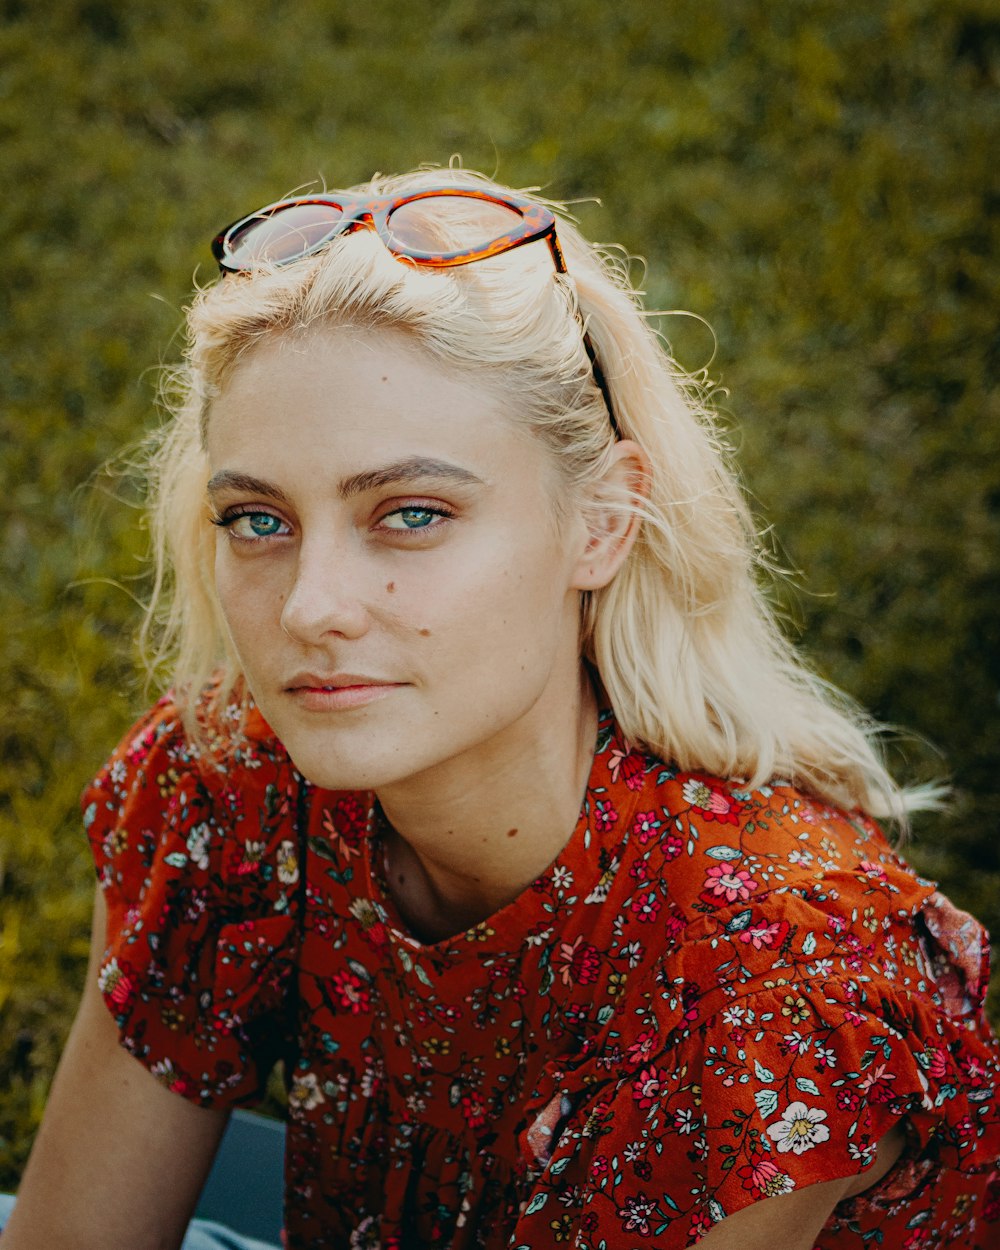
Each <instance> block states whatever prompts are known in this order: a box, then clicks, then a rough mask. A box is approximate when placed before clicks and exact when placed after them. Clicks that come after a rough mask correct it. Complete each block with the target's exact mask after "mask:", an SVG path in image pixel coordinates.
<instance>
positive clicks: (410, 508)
mask: <svg viewBox="0 0 1000 1250" xmlns="http://www.w3.org/2000/svg"><path fill="white" fill-rule="evenodd" d="M403 512H425V513H427V514H429V515H430V516H432V517H438V518H440V519H442V520H448V519H450V518H451V517H453V516H454V515H455V514H454V513H453V512H452V511H450V509H448V508H445V507H443V506H442V505H441V504H434V505H429V504H425V503H421V502H418V501H416V500H414V501H412V502H409V503H405V504H401V505H399V506H398V507H395V508H391V509H390V510H389V511H388V512H385V513H383V514H382V516H380V517H379V519H378V525H379V526H383V523H384V522H385V521H386V520H388V518H389V517H393V516H399V515H400V514H401V513H403ZM243 517H266V518H268V519H269V520H274V521H277V522H279V524H281V525H287V522H286V521H283V520H282V519H281V517H279V516H276V515H275V514H274V513H273V512H268V511H266V510H265V509H263V508H249V507H239V508H230V509H228V510H227V511H226V512H223V513H222V514H221V515H216V516H213V517H212V518H211V521H212V524H213V525H217V526H218V527H219V528H220V529H224V530H226V531H227V532H228V534H229V537H230V540H231V541H232V542H234V543H240V544H243V545H245V546H252V545H256V544H257V543H262V542H267V541H268V539H271V538H285V537H286V535H285V534H282V533H274V534H257V535H255V536H254V537H253V538H250V537H248V536H247V535H245V534H237V533H234V532H233V526H234V525H235V524H236V522H237V521H239V520H241V519H242V518H243ZM437 528H438V524H437V523H436V522H434V521H431V522H430V523H429V524H428V525H420V526H416V527H414V528H413V529H410V528H407V527H405V526H404V527H402V528H400V529H396V528H395V527H391V526H384V527H383V531H382V532H383V533H390V534H392V535H393V537H395V536H397V535H408V534H414V535H419V534H425V533H427V532H428V531H430V530H435V529H437ZM404 541H405V540H404Z"/></svg>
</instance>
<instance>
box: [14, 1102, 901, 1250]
mask: <svg viewBox="0 0 1000 1250" xmlns="http://www.w3.org/2000/svg"><path fill="white" fill-rule="evenodd" d="M905 1143H906V1133H905V1131H904V1129H903V1128H902V1126H901V1125H897V1126H896V1127H895V1128H894V1129H891V1130H890V1131H889V1133H887V1134H886V1136H885V1137H883V1138H882V1140H881V1141H880V1142H879V1144H878V1149H877V1152H876V1155H875V1162H874V1163H873V1164H872V1166H871V1167H870V1168H869V1169H868V1170H867V1171H866V1172H863V1173H861V1174H860V1175H857V1176H846V1177H842V1178H841V1179H839V1180H835V1181H820V1182H819V1183H818V1184H816V1185H808V1186H806V1188H805V1189H800V1190H797V1191H796V1192H794V1193H790V1194H782V1195H781V1196H780V1197H777V1198H765V1199H764V1200H763V1201H761V1202H755V1203H753V1204H752V1205H751V1206H749V1207H744V1208H743V1210H742V1211H736V1212H735V1213H734V1214H733V1215H729V1216H727V1217H726V1218H725V1219H724V1220H723V1221H722V1222H721V1223H720V1224H716V1226H715V1227H714V1228H713V1229H712V1230H711V1231H710V1232H708V1233H706V1234H705V1236H704V1237H703V1238H702V1239H701V1241H699V1242H698V1250H813V1246H814V1245H815V1244H816V1238H817V1236H818V1235H819V1233H820V1230H821V1229H822V1227H823V1225H824V1224H825V1223H826V1222H827V1220H828V1219H829V1218H830V1215H831V1213H832V1211H833V1208H834V1207H835V1206H836V1205H837V1203H838V1202H841V1201H842V1200H843V1199H844V1198H850V1197H853V1195H855V1194H859V1193H862V1192H863V1191H864V1190H866V1189H870V1188H871V1186H872V1185H874V1184H876V1182H878V1181H879V1180H880V1179H881V1178H882V1177H883V1176H884V1175H885V1174H886V1172H888V1171H889V1169H890V1168H891V1167H892V1165H893V1164H894V1163H895V1162H896V1160H897V1159H898V1158H899V1156H900V1154H901V1153H902V1151H903V1147H904V1145H905ZM4 1250H6V1247H5V1248H4Z"/></svg>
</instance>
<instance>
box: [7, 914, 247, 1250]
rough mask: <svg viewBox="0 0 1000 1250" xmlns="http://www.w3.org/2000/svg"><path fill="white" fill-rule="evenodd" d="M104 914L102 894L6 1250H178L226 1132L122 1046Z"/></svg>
mask: <svg viewBox="0 0 1000 1250" xmlns="http://www.w3.org/2000/svg"><path fill="white" fill-rule="evenodd" d="M104 947H105V908H104V899H103V897H102V895H101V891H100V890H98V892H97V901H96V904H95V907H94V925H93V934H92V938H91V951H90V966H89V968H88V971H87V983H86V986H85V988H84V991H83V997H82V999H81V1001H80V1008H79V1011H78V1012H77V1016H76V1020H75V1022H74V1024H73V1028H72V1030H71V1032H70V1035H69V1040H68V1042H67V1044H66V1050H65V1052H64V1053H63V1057H62V1060H61V1062H60V1064H59V1069H58V1071H57V1073H56V1077H55V1081H54V1082H53V1085H52V1093H51V1096H50V1098H49V1103H48V1106H47V1108H46V1111H45V1119H44V1121H43V1123H42V1126H41V1128H40V1130H39V1132H38V1137H37V1138H36V1140H35V1144H34V1148H33V1150H32V1152H31V1158H30V1159H29V1160H28V1166H27V1168H26V1169H25V1173H24V1179H23V1181H22V1183H21V1188H20V1191H19V1194H18V1200H17V1206H16V1207H15V1209H14V1213H13V1215H12V1217H11V1219H10V1222H9V1223H8V1225H7V1228H6V1230H5V1231H4V1233H3V1239H2V1240H3V1250H38V1247H40V1246H45V1247H46V1250H175V1247H177V1246H179V1245H180V1243H181V1240H182V1238H183V1236H184V1230H185V1228H186V1227H187V1222H188V1219H189V1218H190V1216H191V1212H192V1210H193V1209H194V1206H195V1203H196V1202H197V1200H198V1194H199V1193H200V1191H201V1186H202V1183H203V1181H204V1179H205V1176H206V1175H207V1173H208V1170H209V1168H210V1166H211V1163H212V1159H213V1157H214V1154H215V1150H216V1147H217V1146H218V1143H219V1139H220V1138H221V1136H222V1133H223V1130H224V1129H225V1126H226V1119H227V1116H226V1113H225V1112H222V1111H205V1110H202V1109H200V1108H198V1107H196V1106H194V1105H193V1104H192V1103H189V1102H187V1101H185V1099H183V1098H181V1097H179V1096H178V1095H177V1094H174V1093H171V1092H170V1091H169V1090H168V1089H166V1088H165V1087H164V1086H163V1085H161V1084H160V1083H159V1082H158V1081H157V1080H156V1078H155V1077H153V1076H152V1075H150V1073H149V1072H148V1071H147V1070H146V1069H145V1068H143V1067H142V1065H141V1064H140V1063H138V1062H137V1061H136V1060H135V1059H133V1058H132V1056H131V1055H129V1054H128V1053H127V1052H126V1051H125V1050H123V1049H122V1047H121V1046H120V1045H119V1042H118V1035H117V1031H116V1029H115V1024H114V1021H113V1020H112V1018H111V1015H110V1013H109V1012H108V1009H107V1008H106V1006H105V1005H104V1003H103V1001H102V1000H101V995H100V991H99V990H98V987H97V970H98V967H99V964H100V961H101V958H102V955H103V952H104Z"/></svg>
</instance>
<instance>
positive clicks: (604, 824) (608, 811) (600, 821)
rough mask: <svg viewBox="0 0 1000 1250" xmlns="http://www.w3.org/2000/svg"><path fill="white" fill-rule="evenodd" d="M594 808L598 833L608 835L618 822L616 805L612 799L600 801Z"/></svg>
mask: <svg viewBox="0 0 1000 1250" xmlns="http://www.w3.org/2000/svg"><path fill="white" fill-rule="evenodd" d="M594 808H595V811H594V824H595V825H596V826H597V831H598V833H607V831H608V830H609V829H610V828H611V827H612V826H613V825H614V824H615V822H616V821H617V820H618V813H617V811H615V806H614V804H613V803H612V802H611V800H610V799H598V800H597V802H596V803H595V804H594Z"/></svg>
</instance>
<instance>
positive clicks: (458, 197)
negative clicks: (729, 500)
mask: <svg viewBox="0 0 1000 1250" xmlns="http://www.w3.org/2000/svg"><path fill="white" fill-rule="evenodd" d="M362 229H367V230H374V231H375V233H376V234H377V235H378V236H379V238H380V239H381V240H382V242H383V243H384V244H385V246H386V248H388V250H389V251H390V252H391V253H392V255H393V256H395V257H396V258H397V259H398V260H400V261H402V262H403V263H405V264H411V265H415V266H417V267H419V268H429V269H450V268H452V267H453V266H456V265H469V264H472V263H473V262H475V261H477V260H488V259H490V258H491V257H494V256H501V255H502V254H503V253H504V252H510V251H512V250H513V249H514V248H517V247H523V246H524V245H525V244H526V243H534V242H536V241H537V240H539V239H544V240H545V242H546V243H547V244H548V248H549V252H550V254H551V256H552V263H553V264H554V265H555V269H556V273H566V272H567V269H566V261H565V258H564V257H563V253H562V248H561V247H560V246H559V240H558V238H557V236H556V218H555V214H554V213H552V212H551V211H550V210H549V209H547V208H545V207H544V205H541V204H536V203H535V202H534V201H532V200H526V199H522V198H521V197H520V196H516V195H507V194H503V195H500V194H497V193H495V192H492V191H480V190H478V189H476V188H474V187H425V188H423V189H422V190H419V191H413V192H410V193H409V194H406V195H399V196H382V197H375V198H372V197H370V196H365V195H356V194H353V193H352V192H349V191H332V192H330V193H329V194H327V195H322V196H296V197H295V198H294V199H288V200H279V201H278V202H277V203H275V204H268V205H267V206H266V207H265V208H259V209H258V210H257V211H256V212H255V213H251V214H250V215H249V217H241V218H240V219H239V221H235V222H233V224H232V225H231V226H227V227H226V228H225V229H224V230H222V231H220V233H219V234H218V235H216V237H215V238H214V239H213V240H212V255H213V256H214V257H215V259H216V260H217V261H218V264H219V269H220V270H221V271H222V273H223V274H227V273H247V272H252V271H253V270H256V269H263V268H268V267H270V266H272V265H276V266H281V265H290V264H292V262H293V261H297V260H302V259H303V258H304V257H306V256H312V255H313V254H314V253H315V252H318V251H319V250H320V249H321V248H323V247H325V246H326V245H327V244H328V243H329V242H330V241H331V240H332V239H335V238H337V237H338V236H339V235H342V234H349V233H351V232H352V231H355V230H362ZM583 342H584V346H585V348H586V350H587V355H588V356H589V358H590V363H591V367H592V369H593V373H594V381H595V382H596V384H597V387H598V390H600V392H601V395H602V396H603V398H604V402H605V405H606V407H607V410H608V414H609V416H610V418H611V424H612V427H613V429H614V431H615V434H616V435H617V434H618V424H617V422H616V421H615V417H614V409H613V408H612V406H611V397H610V395H609V393H608V387H607V383H606V381H605V378H604V373H603V371H602V369H601V366H600V364H599V363H598V360H597V357H596V355H595V353H594V349H593V346H592V344H591V342H590V338H589V336H588V334H587V333H586V330H584V334H583Z"/></svg>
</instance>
